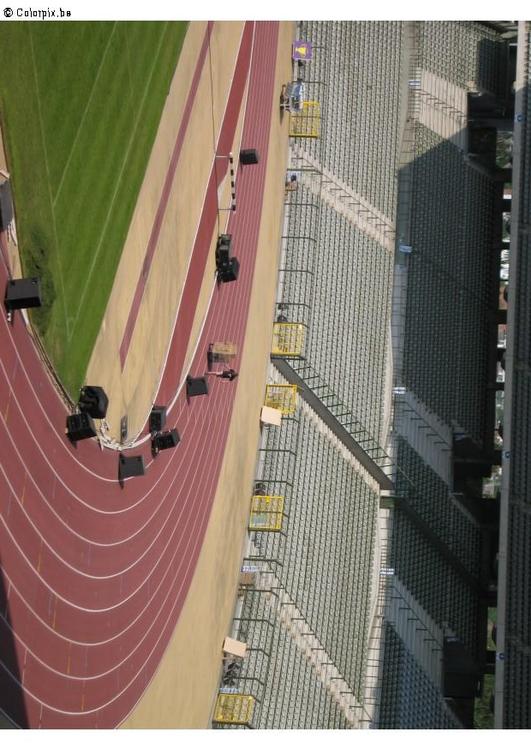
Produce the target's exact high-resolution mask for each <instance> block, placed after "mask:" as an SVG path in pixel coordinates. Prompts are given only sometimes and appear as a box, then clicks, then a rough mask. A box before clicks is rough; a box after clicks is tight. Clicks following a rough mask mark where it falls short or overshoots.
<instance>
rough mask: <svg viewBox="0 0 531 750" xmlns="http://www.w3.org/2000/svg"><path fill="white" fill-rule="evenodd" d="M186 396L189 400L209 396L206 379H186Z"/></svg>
mask: <svg viewBox="0 0 531 750" xmlns="http://www.w3.org/2000/svg"><path fill="white" fill-rule="evenodd" d="M186 395H187V396H188V398H191V397H192V396H207V395H208V384H207V382H206V378H192V377H190V376H188V377H187V378H186Z"/></svg>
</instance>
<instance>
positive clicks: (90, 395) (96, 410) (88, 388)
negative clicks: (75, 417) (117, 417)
mask: <svg viewBox="0 0 531 750" xmlns="http://www.w3.org/2000/svg"><path fill="white" fill-rule="evenodd" d="M108 406H109V399H108V397H107V394H106V393H105V391H104V390H103V388H100V386H99V385H85V386H83V388H82V389H81V391H80V393H79V402H78V408H79V411H82V412H84V413H85V414H89V415H90V416H91V417H92V418H93V419H105V416H106V414H107V408H108Z"/></svg>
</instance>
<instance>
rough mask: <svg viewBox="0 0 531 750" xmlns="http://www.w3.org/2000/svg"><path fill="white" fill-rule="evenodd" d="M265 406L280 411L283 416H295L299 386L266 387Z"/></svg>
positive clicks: (275, 385) (271, 385)
mask: <svg viewBox="0 0 531 750" xmlns="http://www.w3.org/2000/svg"><path fill="white" fill-rule="evenodd" d="M265 405H266V406H270V407H271V408H272V409H278V410H279V411H281V412H282V414H294V413H295V410H296V408H297V386H296V385H279V384H277V383H274V384H273V383H271V384H269V385H266V397H265Z"/></svg>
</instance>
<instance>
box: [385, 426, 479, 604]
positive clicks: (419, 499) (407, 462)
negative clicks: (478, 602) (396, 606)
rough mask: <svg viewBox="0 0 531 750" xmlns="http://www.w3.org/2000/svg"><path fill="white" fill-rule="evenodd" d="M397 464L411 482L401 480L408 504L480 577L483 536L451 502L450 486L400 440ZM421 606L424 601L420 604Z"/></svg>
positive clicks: (398, 442) (457, 506)
mask: <svg viewBox="0 0 531 750" xmlns="http://www.w3.org/2000/svg"><path fill="white" fill-rule="evenodd" d="M397 444H398V452H397V463H398V465H399V466H400V467H401V468H402V469H403V470H404V473H405V474H406V475H407V477H408V478H409V479H410V480H411V483H412V484H411V485H410V484H409V483H407V482H405V481H404V480H403V479H402V477H401V478H400V479H399V482H400V489H401V491H402V492H404V496H405V497H406V500H407V503H408V505H409V506H410V507H411V508H412V509H413V510H414V511H415V513H416V514H417V515H418V516H419V518H421V519H422V521H424V522H425V523H427V524H428V526H429V527H430V528H431V529H432V530H433V531H434V532H435V533H436V534H437V536H438V537H439V539H440V540H441V541H442V542H443V543H444V544H445V545H446V546H447V547H448V550H449V551H450V552H452V553H453V554H454V555H455V556H456V557H457V558H458V559H459V560H460V562H461V563H462V564H463V565H464V566H465V567H466V569H467V570H468V572H469V573H470V574H471V575H472V576H474V577H476V578H479V574H480V562H481V559H480V548H481V533H480V530H479V527H478V526H476V525H475V524H474V523H473V521H472V520H470V518H469V517H468V516H466V515H465V514H464V512H463V511H462V510H461V508H460V506H459V505H458V504H457V503H453V502H451V500H450V498H449V496H448V493H449V488H448V485H447V484H446V483H445V482H444V481H443V480H442V479H441V478H440V477H439V475H438V474H436V472H435V471H433V469H431V468H430V466H429V465H428V464H426V463H424V461H423V460H422V459H421V458H420V456H419V455H418V454H417V453H416V452H415V451H414V450H413V448H412V447H411V446H410V445H409V443H408V442H407V441H406V440H404V439H402V438H397ZM421 604H422V602H421Z"/></svg>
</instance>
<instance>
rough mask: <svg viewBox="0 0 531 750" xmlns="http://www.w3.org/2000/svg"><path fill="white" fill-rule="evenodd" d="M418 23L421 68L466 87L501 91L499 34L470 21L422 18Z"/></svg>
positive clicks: (503, 82)
mask: <svg viewBox="0 0 531 750" xmlns="http://www.w3.org/2000/svg"><path fill="white" fill-rule="evenodd" d="M418 26H419V30H420V49H419V53H420V65H421V67H422V68H424V69H426V70H429V71H430V72H432V73H436V74H437V75H439V76H441V77H442V78H445V79H447V80H448V81H451V82H452V83H455V84H456V85H458V86H461V87H462V88H465V89H470V90H476V91H479V90H485V91H489V92H491V93H493V94H503V93H504V89H505V86H506V75H507V68H506V65H507V60H506V57H505V54H504V52H503V42H502V39H501V38H500V36H499V34H497V33H496V32H495V31H493V30H492V29H490V28H489V27H488V26H485V25H483V24H480V23H476V22H472V21H424V22H421V23H419V24H418ZM449 51H451V52H450V54H449Z"/></svg>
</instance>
